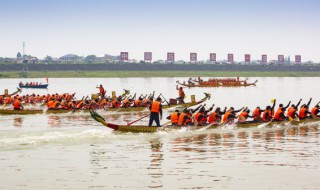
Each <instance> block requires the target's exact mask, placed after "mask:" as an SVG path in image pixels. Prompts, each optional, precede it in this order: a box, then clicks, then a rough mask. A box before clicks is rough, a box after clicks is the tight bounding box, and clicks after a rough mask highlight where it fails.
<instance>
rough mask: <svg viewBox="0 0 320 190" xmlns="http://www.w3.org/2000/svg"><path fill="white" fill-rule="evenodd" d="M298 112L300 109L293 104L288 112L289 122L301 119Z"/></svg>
mask: <svg viewBox="0 0 320 190" xmlns="http://www.w3.org/2000/svg"><path fill="white" fill-rule="evenodd" d="M298 105H299V104H298ZM297 110H298V107H297V106H295V105H294V104H292V105H291V107H290V108H289V109H288V112H287V116H288V118H289V120H290V119H295V118H298V117H299V115H298V114H297Z"/></svg>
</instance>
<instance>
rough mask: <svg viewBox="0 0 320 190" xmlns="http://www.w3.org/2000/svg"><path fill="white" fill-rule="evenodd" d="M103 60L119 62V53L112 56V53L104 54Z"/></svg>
mask: <svg viewBox="0 0 320 190" xmlns="http://www.w3.org/2000/svg"><path fill="white" fill-rule="evenodd" d="M104 60H105V62H120V55H117V56H114V55H109V54H105V55H104Z"/></svg>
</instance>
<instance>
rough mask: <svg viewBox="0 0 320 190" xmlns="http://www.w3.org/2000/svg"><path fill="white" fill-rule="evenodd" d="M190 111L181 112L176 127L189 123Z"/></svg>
mask: <svg viewBox="0 0 320 190" xmlns="http://www.w3.org/2000/svg"><path fill="white" fill-rule="evenodd" d="M189 113H190V110H189V109H184V110H183V112H182V113H181V114H180V116H179V120H178V125H179V126H187V125H188V123H189V122H190V121H191V118H190V117H189Z"/></svg>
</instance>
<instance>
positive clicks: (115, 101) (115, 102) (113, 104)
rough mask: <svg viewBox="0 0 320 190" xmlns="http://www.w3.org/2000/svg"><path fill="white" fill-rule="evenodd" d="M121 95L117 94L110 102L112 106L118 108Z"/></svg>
mask: <svg viewBox="0 0 320 190" xmlns="http://www.w3.org/2000/svg"><path fill="white" fill-rule="evenodd" d="M121 101H122V97H121V96H119V97H118V98H117V99H114V100H113V102H112V107H113V108H119V107H120V105H121Z"/></svg>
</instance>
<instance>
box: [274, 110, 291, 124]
mask: <svg viewBox="0 0 320 190" xmlns="http://www.w3.org/2000/svg"><path fill="white" fill-rule="evenodd" d="M285 111H286V108H284V107H281V109H278V110H277V112H276V113H275V115H274V117H273V119H274V120H275V121H283V120H285V119H287V118H288V117H286V116H285V115H284V113H285Z"/></svg>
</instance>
